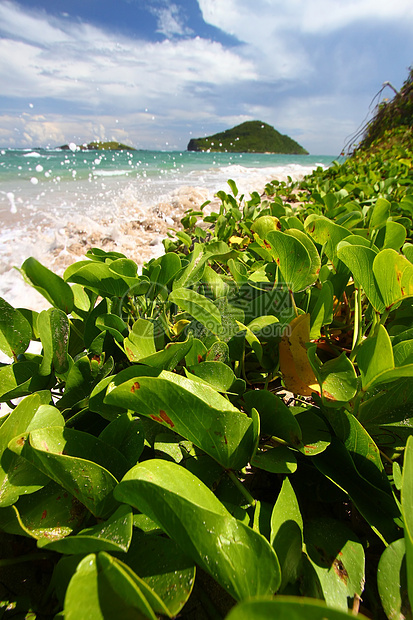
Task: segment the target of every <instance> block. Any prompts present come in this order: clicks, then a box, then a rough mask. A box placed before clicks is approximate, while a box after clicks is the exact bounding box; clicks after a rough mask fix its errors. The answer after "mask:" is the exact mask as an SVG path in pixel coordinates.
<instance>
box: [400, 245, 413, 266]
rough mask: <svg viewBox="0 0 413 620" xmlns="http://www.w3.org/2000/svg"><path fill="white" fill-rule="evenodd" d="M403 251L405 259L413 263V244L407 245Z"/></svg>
mask: <svg viewBox="0 0 413 620" xmlns="http://www.w3.org/2000/svg"><path fill="white" fill-rule="evenodd" d="M402 250H403V254H404V255H405V257H406V258H407V259H408V260H409V261H410V262H411V263H413V243H405V244H404V246H403V247H402Z"/></svg>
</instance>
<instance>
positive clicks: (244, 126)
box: [188, 121, 308, 155]
mask: <svg viewBox="0 0 413 620" xmlns="http://www.w3.org/2000/svg"><path fill="white" fill-rule="evenodd" d="M188 151H208V152H209V151H211V152H221V153H288V154H290V155H308V151H306V150H305V149H304V148H303V147H302V146H300V145H299V144H298V142H296V141H295V140H293V139H292V138H290V137H289V136H286V135H283V134H281V133H280V132H279V131H277V130H276V129H274V127H271V125H268V124H267V123H263V122H261V121H247V122H245V123H241V125H237V126H236V127H233V128H232V129H227V130H226V131H222V132H220V133H216V134H214V135H213V136H208V137H205V138H193V139H192V140H190V141H189V144H188Z"/></svg>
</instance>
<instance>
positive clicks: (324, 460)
mask: <svg viewBox="0 0 413 620" xmlns="http://www.w3.org/2000/svg"><path fill="white" fill-rule="evenodd" d="M313 461H314V464H315V466H316V467H317V469H319V471H321V473H322V474H324V475H325V476H327V477H328V478H329V479H330V480H332V481H333V482H334V483H335V484H336V485H337V486H338V487H339V488H340V489H342V490H344V491H345V492H346V493H348V495H349V496H350V499H351V500H352V502H353V503H354V504H355V506H356V508H357V510H358V511H359V512H360V513H361V514H362V516H363V517H364V518H365V519H366V521H367V523H369V524H370V526H371V527H372V528H373V530H374V531H375V532H376V533H378V535H379V536H380V537H381V538H382V540H383V539H384V540H386V541H388V542H391V541H392V540H394V539H395V538H396V537H397V528H396V525H395V522H394V519H396V518H398V517H399V516H400V511H399V508H398V506H397V504H396V502H395V500H394V498H393V497H392V496H391V495H389V494H388V493H385V492H384V491H382V490H381V489H378V488H377V487H375V486H374V485H373V484H371V482H370V481H369V480H366V479H365V478H363V477H362V476H361V475H360V474H359V472H358V471H357V468H356V466H355V464H354V461H353V459H352V458H351V456H350V454H349V452H348V450H347V448H346V447H345V445H344V444H343V443H342V441H341V440H340V439H338V438H336V437H333V438H332V441H331V444H330V445H329V446H328V448H327V449H326V450H324V452H322V453H321V454H318V455H316V456H314V457H313Z"/></svg>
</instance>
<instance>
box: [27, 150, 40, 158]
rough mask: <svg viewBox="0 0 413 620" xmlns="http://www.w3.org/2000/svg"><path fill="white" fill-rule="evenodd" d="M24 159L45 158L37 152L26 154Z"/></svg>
mask: <svg viewBox="0 0 413 620" xmlns="http://www.w3.org/2000/svg"><path fill="white" fill-rule="evenodd" d="M23 157H44V155H41V154H40V153H38V152H37V151H30V153H25V154H24V155H23Z"/></svg>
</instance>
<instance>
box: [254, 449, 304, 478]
mask: <svg viewBox="0 0 413 620" xmlns="http://www.w3.org/2000/svg"><path fill="white" fill-rule="evenodd" d="M251 465H253V466H254V467H258V469H264V470H265V471H269V472H271V473H272V474H293V473H294V472H295V471H296V470H297V459H296V457H295V455H294V453H293V452H292V451H291V450H290V449H289V448H287V447H286V446H277V447H276V448H269V449H267V450H258V451H257V452H256V454H255V455H254V457H253V458H252V461H251Z"/></svg>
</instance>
